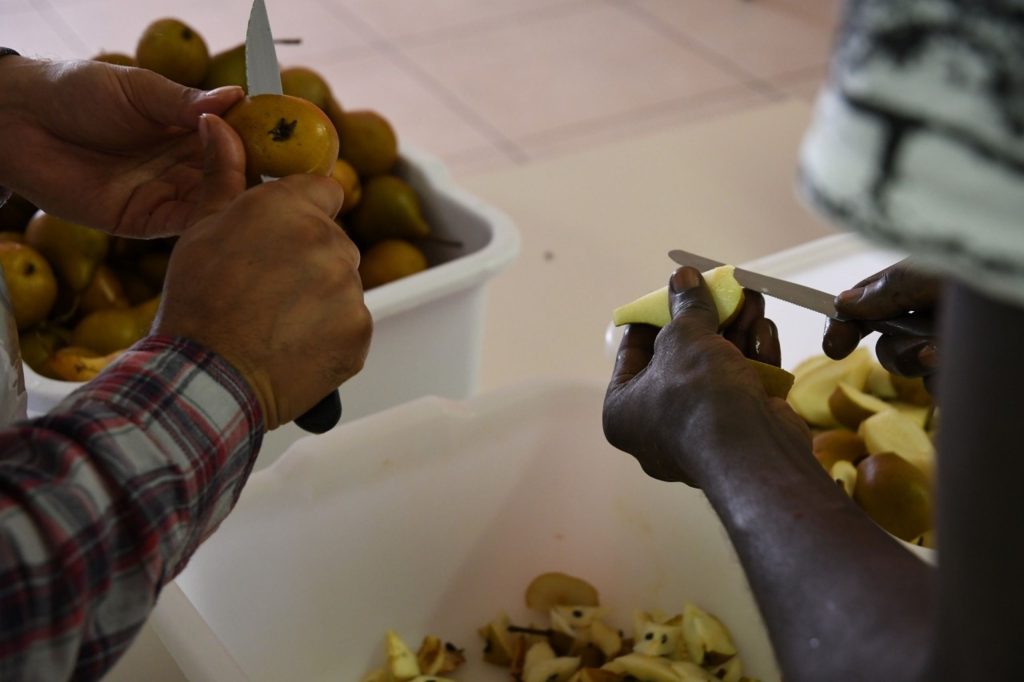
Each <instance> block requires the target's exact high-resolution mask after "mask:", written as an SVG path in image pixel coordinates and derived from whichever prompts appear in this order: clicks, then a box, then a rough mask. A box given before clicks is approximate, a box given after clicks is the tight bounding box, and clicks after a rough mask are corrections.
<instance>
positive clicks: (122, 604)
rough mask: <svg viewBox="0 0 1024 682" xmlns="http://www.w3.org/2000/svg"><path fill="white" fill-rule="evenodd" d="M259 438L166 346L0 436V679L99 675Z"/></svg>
mask: <svg viewBox="0 0 1024 682" xmlns="http://www.w3.org/2000/svg"><path fill="white" fill-rule="evenodd" d="M261 437H262V418H261V416H260V413H259V409H258V407H257V406H256V404H255V401H254V400H253V398H252V395H251V391H249V389H248V387H247V386H245V385H244V382H242V380H241V379H240V378H239V377H238V375H237V374H236V373H235V372H234V371H233V370H231V369H230V367H228V366H227V365H226V363H224V362H223V361H222V360H220V359H219V358H217V357H216V356H213V355H212V354H210V353H208V352H206V351H204V350H203V349H201V348H199V347H197V346H195V345H194V344H187V343H182V342H174V341H171V340H169V339H158V340H149V341H147V342H144V343H143V344H141V345H140V346H137V347H136V349H135V350H133V351H129V353H128V354H126V356H125V357H124V358H123V359H122V360H121V361H119V362H118V363H117V364H115V365H114V366H112V367H111V368H110V369H108V370H107V371H106V372H104V373H103V374H101V375H100V376H99V377H98V378H97V379H96V380H94V381H93V382H91V383H90V384H87V385H86V386H85V387H84V388H83V389H80V390H79V391H76V392H75V393H73V394H72V395H71V396H70V397H69V398H68V399H67V400H65V401H64V402H63V403H62V404H61V405H60V406H58V407H57V408H56V409H55V410H54V411H53V412H52V413H51V414H49V415H47V416H45V417H42V418H39V419H36V420H33V421H31V422H28V423H26V424H23V425H20V426H19V427H17V428H13V429H9V430H7V431H4V432H3V433H2V434H0V445H2V448H0V450H2V452H3V457H2V459H0V584H3V585H4V588H5V589H4V590H3V591H2V593H0V614H3V619H4V621H5V622H4V627H3V632H4V635H3V642H2V644H3V646H2V647H0V678H3V679H26V678H33V679H67V678H69V677H71V676H72V673H73V674H74V676H75V679H95V678H98V677H99V676H100V675H102V674H103V672H104V671H106V670H107V669H108V668H109V667H110V665H111V664H112V663H113V662H114V661H115V660H116V659H117V658H118V656H120V654H121V653H122V652H123V650H124V649H125V648H126V647H127V646H128V644H129V643H130V642H131V640H132V638H133V636H134V635H135V633H136V632H137V631H138V629H139V628H140V627H141V625H142V623H143V622H144V621H145V619H146V617H147V616H148V614H149V612H150V610H151V609H152V607H153V604H154V603H155V601H156V597H157V595H158V594H159V591H160V588H161V587H162V586H163V585H164V584H165V583H166V582H167V581H169V580H170V579H171V578H173V577H174V575H175V574H176V573H178V572H179V571H180V570H181V569H182V568H183V567H184V565H185V563H186V562H187V560H188V558H189V557H190V556H191V554H192V553H193V551H194V550H195V549H196V547H197V546H198V545H199V543H200V542H201V541H202V540H203V539H204V538H205V537H207V536H208V535H209V534H210V533H211V532H213V530H214V529H215V528H216V527H217V525H218V524H219V523H220V521H221V520H222V519H223V518H224V516H225V515H226V514H227V512H228V511H229V510H230V508H231V507H232V506H233V504H234V502H235V500H236V499H237V497H238V494H239V493H240V491H241V488H242V485H243V483H244V481H245V479H246V478H247V476H248V474H249V471H250V470H251V467H252V463H253V460H254V456H255V453H256V451H257V450H258V448H259V443H260V440H261Z"/></svg>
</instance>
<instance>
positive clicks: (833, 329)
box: [821, 261, 942, 390]
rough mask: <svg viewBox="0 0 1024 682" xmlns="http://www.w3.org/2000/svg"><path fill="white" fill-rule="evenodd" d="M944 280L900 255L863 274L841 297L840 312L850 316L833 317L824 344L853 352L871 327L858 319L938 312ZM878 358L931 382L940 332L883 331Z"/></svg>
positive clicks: (830, 351) (839, 353)
mask: <svg viewBox="0 0 1024 682" xmlns="http://www.w3.org/2000/svg"><path fill="white" fill-rule="evenodd" d="M941 286H942V283H941V281H940V280H939V279H938V278H937V277H934V276H932V275H929V274H925V273H922V272H920V271H918V270H914V269H913V268H912V267H911V266H909V265H908V264H907V261H900V262H899V263H896V264H895V265H892V266H890V267H888V268H886V269H884V270H882V271H881V272H876V273H875V274H873V275H871V276H870V277H868V278H866V279H863V280H861V281H860V282H858V283H857V284H856V285H855V286H854V287H853V288H851V289H849V290H847V291H844V292H842V293H840V294H839V295H838V296H837V297H836V312H838V313H839V314H840V315H842V316H843V317H846V318H849V319H847V320H833V319H830V320H829V321H828V322H827V323H826V326H825V335H824V338H823V339H822V344H821V345H822V349H823V350H824V351H825V354H826V355H828V356H829V357H830V358H832V359H834V360H838V359H840V358H844V357H846V356H847V355H849V354H850V353H851V352H853V350H854V349H855V348H856V347H857V345H858V344H859V343H860V341H861V339H862V338H864V337H865V336H867V335H868V334H870V333H871V329H870V328H869V327H867V326H866V325H864V324H862V323H861V322H859V321H858V320H886V319H890V318H893V317H898V316H900V315H904V314H906V313H908V312H910V311H914V312H918V313H926V314H934V313H935V312H936V308H937V307H938V303H939V297H940V293H941ZM875 354H876V355H877V356H878V361H879V362H881V363H882V366H883V367H885V368H886V369H887V370H889V371H890V372H893V373H894V374H899V375H902V376H907V377H924V378H925V384H926V385H928V386H929V390H930V388H931V387H930V383H931V379H932V376H933V372H934V371H935V369H936V368H937V367H938V355H937V352H936V346H935V338H934V337H921V336H904V335H894V334H883V335H881V336H880V337H879V339H878V342H877V343H876V345H875Z"/></svg>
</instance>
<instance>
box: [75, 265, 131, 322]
mask: <svg viewBox="0 0 1024 682" xmlns="http://www.w3.org/2000/svg"><path fill="white" fill-rule="evenodd" d="M129 307H131V302H130V301H129V300H128V295H127V294H126V293H125V291H124V286H123V285H122V284H121V279H120V278H119V277H118V276H117V273H116V272H114V270H113V269H112V268H111V267H110V266H109V265H107V264H106V263H100V265H99V267H98V268H96V274H95V275H94V276H93V278H92V281H91V282H89V286H87V287H86V288H85V290H84V291H83V292H82V295H81V297H80V298H79V301H78V310H79V311H80V312H82V313H83V314H86V315H88V314H89V313H94V312H96V311H97V310H106V309H107V308H129Z"/></svg>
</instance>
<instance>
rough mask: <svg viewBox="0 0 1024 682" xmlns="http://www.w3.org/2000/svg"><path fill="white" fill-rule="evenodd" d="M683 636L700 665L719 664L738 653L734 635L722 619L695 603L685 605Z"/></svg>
mask: <svg viewBox="0 0 1024 682" xmlns="http://www.w3.org/2000/svg"><path fill="white" fill-rule="evenodd" d="M683 637H684V638H685V640H686V649H687V651H688V652H689V654H690V658H691V659H692V660H693V662H694V663H697V664H698V665H719V664H721V663H724V662H726V661H727V660H729V659H730V658H732V657H733V656H735V655H736V645H735V644H733V641H732V635H730V634H729V631H728V630H727V629H726V628H725V625H723V624H722V621H720V620H718V619H717V618H715V617H714V616H712V615H711V614H710V613H708V612H707V611H704V610H703V609H701V608H700V607H698V606H695V605H693V604H687V605H686V606H685V607H683Z"/></svg>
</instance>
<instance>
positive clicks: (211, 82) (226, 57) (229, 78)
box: [203, 44, 249, 92]
mask: <svg viewBox="0 0 1024 682" xmlns="http://www.w3.org/2000/svg"><path fill="white" fill-rule="evenodd" d="M225 85H238V86H241V88H242V89H243V90H245V91H246V92H248V91H249V82H248V80H247V79H246V75H245V45H244V44H242V45H237V46H235V47H233V48H231V49H230V50H224V51H223V52H218V53H217V54H215V55H213V56H212V57H210V66H209V68H208V69H207V70H206V78H205V79H203V89H205V90H213V89H214V88H220V87H224V86H225Z"/></svg>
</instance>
